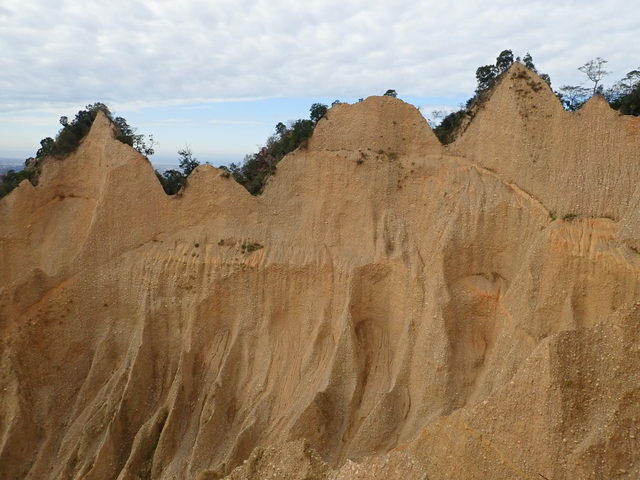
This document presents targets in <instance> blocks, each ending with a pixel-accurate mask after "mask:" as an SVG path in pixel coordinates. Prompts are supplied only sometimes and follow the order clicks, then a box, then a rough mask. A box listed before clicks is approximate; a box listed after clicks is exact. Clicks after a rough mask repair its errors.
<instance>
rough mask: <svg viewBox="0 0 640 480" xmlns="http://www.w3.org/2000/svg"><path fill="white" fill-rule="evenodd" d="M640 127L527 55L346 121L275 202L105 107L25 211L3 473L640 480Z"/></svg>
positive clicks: (8, 273)
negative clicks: (441, 131)
mask: <svg viewBox="0 0 640 480" xmlns="http://www.w3.org/2000/svg"><path fill="white" fill-rule="evenodd" d="M639 185H640V121H639V119H638V118H634V117H626V116H621V115H619V114H618V113H617V112H615V111H613V110H611V109H609V107H608V106H607V105H606V104H605V103H604V102H603V101H602V100H599V99H597V98H595V99H593V100H591V101H590V102H589V103H588V104H587V105H586V106H585V107H584V108H583V109H582V110H580V111H578V112H575V113H570V112H566V111H564V110H563V109H562V108H561V106H560V103H559V102H558V100H557V99H556V98H555V97H554V95H553V93H552V92H551V91H550V90H549V88H548V87H547V86H546V84H544V82H542V81H541V80H540V79H539V78H538V77H537V76H536V75H534V74H533V73H531V72H529V71H528V70H526V69H524V68H523V67H522V66H520V65H518V64H516V65H514V66H513V67H512V68H511V69H510V70H509V71H508V72H507V74H505V76H504V77H503V79H502V80H501V82H500V83H499V85H498V86H497V87H496V89H495V90H494V92H493V94H492V96H491V98H490V99H489V100H488V102H487V103H486V104H485V105H484V106H483V107H482V108H481V109H480V111H479V112H478V113H477V115H476V118H475V119H474V120H473V121H472V122H471V123H470V124H469V125H468V127H467V129H466V130H465V132H463V134H462V135H461V136H460V138H459V139H458V140H457V141H456V142H454V143H453V144H452V145H450V146H447V147H442V146H441V145H440V143H439V142H438V141H437V139H436V138H435V136H434V134H433V132H432V131H431V130H430V129H429V126H428V125H427V124H426V122H425V121H424V119H423V118H422V116H421V115H420V113H419V112H418V111H417V110H416V109H415V108H414V107H412V106H410V105H408V104H405V103H404V102H402V101H400V100H396V99H393V98H389V97H371V98H368V99H366V100H365V101H364V102H361V103H358V104H355V105H343V104H340V105H336V106H334V107H333V108H332V109H331V110H329V112H328V114H327V117H326V118H325V119H322V120H321V121H320V122H319V123H318V125H317V127H316V131H315V132H314V135H313V137H312V138H311V140H310V141H309V143H308V145H307V146H306V147H304V148H300V149H298V150H297V151H296V152H294V153H292V154H290V155H289V156H287V157H286V158H285V159H284V160H283V161H282V162H281V163H280V164H279V165H278V171H277V174H276V175H275V176H274V177H273V178H272V179H271V180H270V182H269V184H268V185H267V187H266V189H265V192H264V194H263V195H261V196H259V197H252V196H250V195H249V194H248V193H247V192H246V191H245V190H244V189H243V188H242V187H241V186H240V185H238V184H236V183H235V182H233V180H231V179H229V178H227V177H226V176H225V175H224V172H222V171H221V170H218V169H216V168H213V167H210V166H200V167H198V168H197V169H196V170H195V171H194V172H193V173H192V174H191V176H190V177H189V179H188V183H187V186H186V188H185V190H184V192H183V193H182V194H181V195H177V196H175V197H168V196H166V195H165V194H164V192H163V191H162V188H161V187H160V185H159V183H158V181H157V180H156V178H155V175H154V172H153V168H152V166H151V164H150V163H149V162H148V160H146V159H145V158H144V157H142V156H141V155H139V154H138V153H137V152H135V151H134V150H133V149H131V148H129V147H128V146H126V145H123V144H121V143H119V142H118V141H116V140H114V138H113V131H112V127H111V125H110V124H109V121H108V120H107V119H106V117H104V116H102V115H99V116H98V117H97V118H96V121H95V122H94V125H93V128H92V129H91V132H90V133H89V135H88V136H87V137H86V138H85V140H84V141H83V142H82V143H81V145H80V147H79V148H78V150H77V151H76V152H75V153H73V154H71V155H70V156H69V157H68V158H66V159H64V160H55V159H50V160H48V161H47V162H46V164H45V166H44V170H43V174H42V176H41V179H40V183H39V185H38V186H37V187H33V186H31V184H29V183H28V182H23V183H22V184H21V185H20V186H19V187H18V188H17V189H16V190H14V191H13V192H12V193H11V194H10V195H9V196H7V197H5V198H4V199H2V200H0V478H2V479H32V480H40V479H96V480H103V479H119V480H134V479H167V480H168V479H197V480H213V479H220V478H227V479H229V480H231V479H233V480H242V479H256V480H257V479H300V480H302V479H308V480H312V479H326V480H346V479H392V480H400V479H428V480H444V479H452V480H453V479H456V480H458V479H470V480H484V479H492V480H513V479H526V480H534V479H535V480H540V479H541V478H546V479H548V480H580V479H593V480H596V479H628V480H631V479H634V480H635V479H637V478H640V440H639V438H640V373H639V372H640V328H639V322H640V275H639V273H640V254H639V251H640V226H639V225H640V217H639V215H640V187H639Z"/></svg>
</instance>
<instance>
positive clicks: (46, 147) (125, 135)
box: [0, 102, 153, 196]
mask: <svg viewBox="0 0 640 480" xmlns="http://www.w3.org/2000/svg"><path fill="white" fill-rule="evenodd" d="M98 112H103V113H104V114H105V115H106V116H107V118H108V119H109V120H110V121H111V122H112V123H113V125H114V126H115V127H116V138H117V139H118V140H120V141H121V142H123V143H126V144H128V145H130V146H132V147H133V148H135V149H136V150H138V151H139V152H141V153H142V154H143V155H147V156H148V155H152V154H153V137H152V136H149V140H147V138H146V136H145V135H139V134H137V133H136V131H135V129H134V128H132V127H130V126H129V125H128V124H127V122H126V120H125V119H124V118H122V117H117V118H115V119H114V118H113V116H112V115H111V112H110V111H109V108H108V107H107V106H106V105H105V104H104V103H102V102H96V103H93V104H91V105H87V106H86V107H85V109H84V110H80V111H78V113H76V115H75V117H74V118H73V120H69V117H67V116H62V117H60V125H61V126H62V128H60V130H59V131H58V133H57V134H56V136H55V138H51V137H46V138H43V139H42V140H40V148H39V149H38V150H37V152H36V156H35V158H34V159H29V160H28V161H27V162H28V165H27V166H26V168H25V169H24V170H21V171H18V172H13V173H11V174H10V175H4V176H3V177H2V188H0V191H1V192H2V194H1V195H0V196H4V195H6V194H7V193H9V192H10V191H11V190H12V189H13V188H15V186H16V185H17V183H15V181H16V179H18V178H21V179H22V180H24V179H28V180H30V181H31V183H33V184H34V185H35V184H36V183H37V182H38V177H39V172H40V168H41V165H42V162H43V160H44V159H45V158H46V157H58V158H62V157H64V156H66V155H68V154H70V153H72V152H73V151H75V150H76V149H77V148H78V146H79V145H80V142H81V141H82V139H83V138H84V137H85V136H86V135H87V134H88V133H89V130H90V129H91V126H92V125H93V121H94V120H95V118H96V116H97V115H98ZM18 183H19V182H18Z"/></svg>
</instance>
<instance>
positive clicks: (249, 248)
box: [240, 242, 264, 253]
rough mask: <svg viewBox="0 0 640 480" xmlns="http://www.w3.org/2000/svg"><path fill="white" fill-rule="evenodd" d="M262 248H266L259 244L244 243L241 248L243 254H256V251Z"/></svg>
mask: <svg viewBox="0 0 640 480" xmlns="http://www.w3.org/2000/svg"><path fill="white" fill-rule="evenodd" d="M261 248H264V247H263V246H262V245H261V244H259V243H257V242H244V243H243V244H242V245H241V246H240V250H241V251H242V253H251V252H255V251H256V250H260V249H261Z"/></svg>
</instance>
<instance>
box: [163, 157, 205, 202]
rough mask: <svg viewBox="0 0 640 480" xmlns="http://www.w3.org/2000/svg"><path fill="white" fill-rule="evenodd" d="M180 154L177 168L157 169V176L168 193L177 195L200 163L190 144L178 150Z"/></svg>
mask: <svg viewBox="0 0 640 480" xmlns="http://www.w3.org/2000/svg"><path fill="white" fill-rule="evenodd" d="M178 156H179V157H180V158H179V160H178V169H177V170H176V169H170V170H165V171H164V172H162V173H160V172H159V171H158V170H156V177H157V178H158V180H159V181H160V184H161V185H162V188H163V189H164V191H165V193H166V194H167V195H175V194H176V193H178V192H179V191H180V190H182V188H183V187H184V185H185V183H186V182H187V177H188V176H189V174H190V173H191V172H193V171H194V170H195V169H196V167H198V165H200V162H199V161H198V159H196V158H195V157H194V156H193V153H192V152H191V149H190V148H189V147H188V146H187V147H185V148H183V149H182V150H180V151H178Z"/></svg>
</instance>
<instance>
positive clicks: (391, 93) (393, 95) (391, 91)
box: [384, 88, 398, 98]
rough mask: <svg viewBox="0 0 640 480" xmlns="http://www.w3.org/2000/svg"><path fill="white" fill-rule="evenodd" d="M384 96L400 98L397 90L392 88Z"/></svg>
mask: <svg viewBox="0 0 640 480" xmlns="http://www.w3.org/2000/svg"><path fill="white" fill-rule="evenodd" d="M384 96H385V97H393V98H398V92H396V91H395V90H393V89H392V88H390V89H389V90H387V91H386V92H384Z"/></svg>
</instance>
